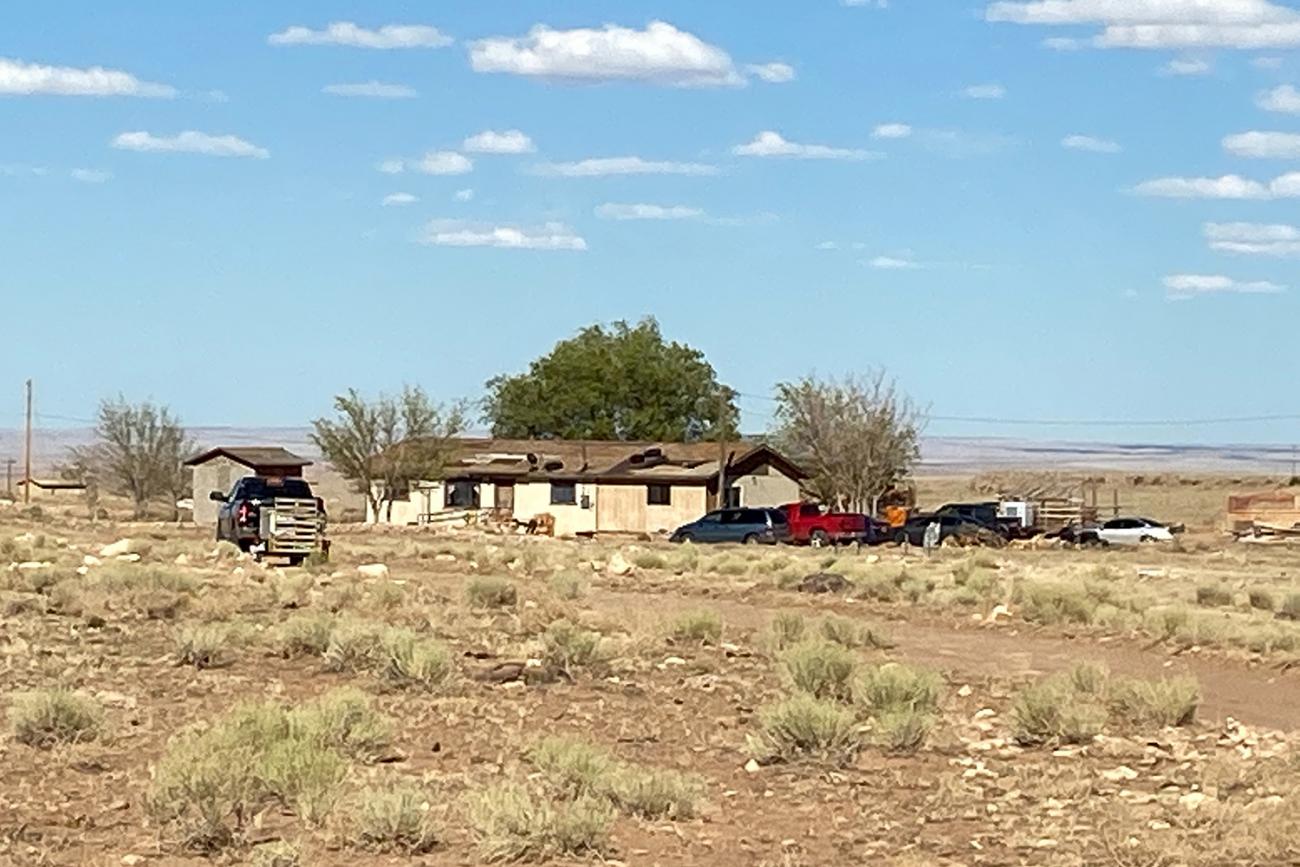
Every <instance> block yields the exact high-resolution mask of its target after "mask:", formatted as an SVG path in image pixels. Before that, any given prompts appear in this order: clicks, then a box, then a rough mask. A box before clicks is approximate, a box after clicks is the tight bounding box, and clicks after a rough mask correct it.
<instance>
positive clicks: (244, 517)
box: [209, 476, 326, 565]
mask: <svg viewBox="0 0 1300 867" xmlns="http://www.w3.org/2000/svg"><path fill="white" fill-rule="evenodd" d="M209 499H211V500H213V501H214V502H217V503H220V504H221V508H220V509H218V510H217V540H218V541H222V540H225V541H227V542H234V543H235V544H236V545H238V546H239V549H240V550H241V551H251V552H253V553H255V554H259V555H260V554H268V555H272V556H283V557H287V558H288V560H289V563H290V564H294V565H296V564H298V563H301V562H302V561H303V560H305V559H306V557H307V555H308V554H310V553H312V552H313V551H316V550H321V549H324V548H325V545H326V543H325V501H324V500H322V499H320V498H319V497H317V496H316V495H315V494H314V493H312V490H311V485H309V484H308V483H307V481H306V480H305V479H299V478H270V477H264V476H248V477H247V478H243V479H240V480H239V481H238V482H236V483H235V486H234V487H233V488H232V489H231V491H230V493H229V494H228V495H227V494H223V493H222V492H221V491H213V492H212V493H211V494H210V495H209Z"/></svg>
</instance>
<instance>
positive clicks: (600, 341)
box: [484, 319, 738, 442]
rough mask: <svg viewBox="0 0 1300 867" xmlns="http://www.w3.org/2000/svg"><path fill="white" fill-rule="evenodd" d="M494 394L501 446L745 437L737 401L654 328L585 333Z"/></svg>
mask: <svg viewBox="0 0 1300 867" xmlns="http://www.w3.org/2000/svg"><path fill="white" fill-rule="evenodd" d="M487 389H488V396H487V399H486V402H485V413H484V415H485V419H486V420H487V421H488V422H489V423H491V425H492V433H493V434H494V435H496V436H499V437H513V438H524V439H597V440H651V441H664V442H675V441H694V440H710V439H717V438H718V436H719V435H720V434H721V435H723V436H728V437H731V436H735V433H736V421H737V418H738V414H737V411H736V405H735V397H736V393H735V392H734V391H732V390H731V389H730V388H727V387H726V386H724V385H722V384H720V383H719V382H718V378H717V374H716V373H715V372H714V370H713V367H712V366H711V365H710V364H709V363H708V362H707V361H705V359H704V354H703V353H702V352H700V351H699V350H698V349H694V348H692V347H690V346H686V345H685V344H681V343H676V342H668V341H666V340H664V337H663V334H662V333H661V332H660V330H659V323H658V322H656V321H655V320H654V319H643V320H642V321H641V322H638V323H637V324H636V325H629V324H628V323H627V322H622V321H620V322H615V323H613V324H612V325H610V326H608V327H606V326H604V325H592V326H590V327H588V328H584V329H582V330H581V331H579V332H578V333H577V335H575V336H574V337H571V338H569V339H568V340H563V341H561V342H560V343H558V344H556V346H555V348H554V349H552V350H551V352H550V353H549V354H547V355H545V356H543V357H541V358H539V359H537V360H536V361H534V362H533V363H532V364H531V365H529V368H528V371H527V372H526V373H521V374H518V375H515V376H498V377H496V378H495V379H492V380H490V381H489V382H488V383H487Z"/></svg>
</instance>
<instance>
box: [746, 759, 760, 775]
mask: <svg viewBox="0 0 1300 867" xmlns="http://www.w3.org/2000/svg"><path fill="white" fill-rule="evenodd" d="M761 770H763V766H762V765H760V764H759V763H758V762H757V761H755V760H754V759H750V760H749V761H747V762H745V773H747V774H757V773H758V772H759V771H761Z"/></svg>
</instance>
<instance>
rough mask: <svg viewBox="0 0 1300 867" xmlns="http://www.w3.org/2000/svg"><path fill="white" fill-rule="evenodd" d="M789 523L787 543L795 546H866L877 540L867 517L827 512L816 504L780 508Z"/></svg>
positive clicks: (870, 521) (798, 504) (797, 504)
mask: <svg viewBox="0 0 1300 867" xmlns="http://www.w3.org/2000/svg"><path fill="white" fill-rule="evenodd" d="M780 508H781V511H783V512H785V516H786V518H787V519H788V520H789V522H790V541H791V543H793V544H795V545H812V546H813V547H815V548H820V547H823V546H825V545H844V544H848V543H851V542H859V543H861V544H864V545H869V544H872V543H874V542H877V541H881V540H880V539H877V538H875V537H876V536H878V535H879V534H877V533H876V532H874V530H875V527H874V525H873V522H872V520H871V519H870V518H868V517H867V516H866V515H855V514H849V513H836V512H829V511H826V510H825V509H824V508H823V507H822V506H820V505H818V504H817V503H790V504H789V505H786V506H781V507H780Z"/></svg>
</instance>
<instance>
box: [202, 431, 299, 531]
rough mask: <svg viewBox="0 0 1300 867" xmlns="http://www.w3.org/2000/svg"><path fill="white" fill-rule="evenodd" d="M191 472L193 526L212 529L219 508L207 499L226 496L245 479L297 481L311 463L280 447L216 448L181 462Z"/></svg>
mask: <svg viewBox="0 0 1300 867" xmlns="http://www.w3.org/2000/svg"><path fill="white" fill-rule="evenodd" d="M185 466H187V467H193V469H194V523H196V524H207V525H212V526H215V525H216V523H217V510H218V509H219V508H220V506H219V505H218V504H217V503H214V502H213V501H212V500H210V499H209V498H208V495H209V494H210V493H212V492H213V491H221V492H222V493H223V494H226V493H229V492H230V489H231V488H233V487H234V486H235V482H237V481H239V480H240V479H242V478H245V477H246V476H270V477H279V478H297V477H299V476H301V475H302V471H303V468H304V467H309V466H311V461H309V460H307V459H306V458H301V457H299V456H298V455H295V454H294V453H293V452H291V451H289V450H288V449H284V448H281V447H280V446H218V447H217V448H213V449H208V450H207V451H205V452H203V453H202V454H198V455H195V456H194V457H192V458H190V459H189V460H188V461H186V462H185Z"/></svg>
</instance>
